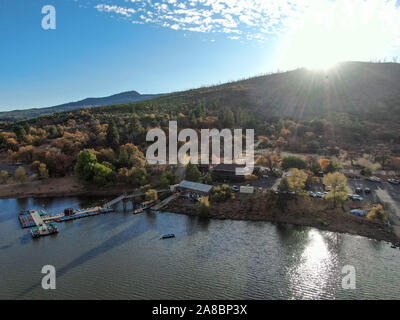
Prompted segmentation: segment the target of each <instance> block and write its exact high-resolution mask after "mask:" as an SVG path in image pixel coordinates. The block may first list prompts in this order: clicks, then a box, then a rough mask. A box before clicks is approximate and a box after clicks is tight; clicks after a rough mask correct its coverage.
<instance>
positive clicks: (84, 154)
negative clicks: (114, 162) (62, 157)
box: [75, 149, 97, 182]
mask: <svg viewBox="0 0 400 320" xmlns="http://www.w3.org/2000/svg"><path fill="white" fill-rule="evenodd" d="M96 163H97V158H96V155H95V154H94V152H93V151H92V150H89V149H84V150H82V151H81V152H80V153H79V155H78V161H77V163H76V165H75V173H76V174H77V175H78V177H79V179H81V180H83V181H85V182H91V181H92V179H93V175H94V166H95V164H96Z"/></svg>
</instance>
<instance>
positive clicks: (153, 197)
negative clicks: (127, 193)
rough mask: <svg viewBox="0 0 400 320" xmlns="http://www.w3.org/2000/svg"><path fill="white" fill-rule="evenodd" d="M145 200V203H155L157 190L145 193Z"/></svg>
mask: <svg viewBox="0 0 400 320" xmlns="http://www.w3.org/2000/svg"><path fill="white" fill-rule="evenodd" d="M146 200H147V201H152V200H153V201H155V200H158V193H157V190H154V189H150V190H148V191H147V192H146Z"/></svg>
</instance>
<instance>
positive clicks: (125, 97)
mask: <svg viewBox="0 0 400 320" xmlns="http://www.w3.org/2000/svg"><path fill="white" fill-rule="evenodd" d="M160 95H161V94H140V93H138V92H137V91H126V92H122V93H118V94H114V95H111V96H107V97H101V98H86V99H83V100H80V101H76V102H69V103H64V104H60V105H57V106H53V107H48V108H33V109H25V110H13V111H5V112H0V120H1V121H19V120H25V119H30V118H35V117H38V116H40V115H45V114H50V113H57V112H65V111H73V110H77V109H82V108H89V107H98V106H106V105H114V104H121V103H128V102H135V101H143V100H148V99H153V98H156V97H159V96H160Z"/></svg>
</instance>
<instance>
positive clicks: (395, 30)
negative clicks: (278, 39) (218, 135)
mask: <svg viewBox="0 0 400 320" xmlns="http://www.w3.org/2000/svg"><path fill="white" fill-rule="evenodd" d="M92 1H96V0H92ZM96 2H97V3H98V2H107V4H103V3H99V4H96V5H95V6H94V7H95V8H96V9H97V10H98V11H102V12H106V13H116V14H118V15H121V16H122V17H124V18H126V19H129V20H131V21H132V22H133V23H151V24H157V25H160V26H164V27H166V28H171V29H173V30H183V31H192V32H207V33H226V34H230V36H229V37H230V38H231V39H233V38H234V39H247V40H256V41H262V40H265V39H266V38H268V37H271V36H272V35H276V34H284V35H287V34H290V33H291V32H292V33H293V31H296V30H298V29H299V28H301V27H302V26H304V25H305V24H310V23H309V21H306V20H307V19H308V20H310V19H311V20H313V21H312V25H316V26H317V28H318V21H319V20H321V21H320V22H321V23H325V22H326V21H324V19H325V20H326V19H327V16H329V10H330V8H331V7H332V6H334V4H335V3H336V2H341V3H343V2H344V0H335V1H333V0H270V1H268V0H190V1H187V0H186V1H185V0H108V1H100V0H97V1H96ZM346 2H347V4H346V5H345V7H346V8H347V9H346V10H347V11H346V12H347V15H350V13H351V16H352V17H357V19H358V20H349V19H346V18H345V17H342V18H341V19H340V23H346V24H347V25H345V26H344V27H343V26H341V28H342V29H343V30H346V28H348V29H349V30H354V24H358V26H365V28H366V30H371V29H372V28H375V30H378V31H380V30H382V32H385V35H384V39H385V41H389V42H390V43H391V44H394V43H397V44H399V43H400V41H399V39H400V37H399V35H400V30H399V26H400V24H399V21H400V9H399V7H398V6H397V5H396V0H352V1H346ZM327 10H328V12H326V11H327ZM354 12H357V13H358V15H357V14H355V13H354ZM314 13H321V14H319V15H318V14H317V15H315V14H314ZM314 20H315V21H314ZM382 21H384V22H385V25H386V27H383V24H382ZM342 29H341V30H342ZM359 29H360V28H359ZM357 30H358V29H357ZM370 32H371V31H370ZM372 33H373V34H374V35H375V34H377V33H378V32H375V31H374V32H372ZM231 34H235V35H236V36H234V37H232V36H231ZM353 35H354V36H357V33H354V32H353Z"/></svg>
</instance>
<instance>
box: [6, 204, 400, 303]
mask: <svg viewBox="0 0 400 320" xmlns="http://www.w3.org/2000/svg"><path fill="white" fill-rule="evenodd" d="M101 200H102V199H88V198H55V199H43V198H42V199H9V200H0V276H1V277H0V299H247V298H248V299H399V298H400V250H399V249H392V248H391V247H390V245H388V244H387V243H385V242H378V241H374V240H370V239H367V238H363V237H357V236H350V235H343V234H336V233H332V232H325V231H319V230H317V229H313V228H305V227H295V226H290V225H277V224H271V223H268V222H249V221H231V220H203V219H199V218H197V217H188V216H185V215H178V214H173V213H151V212H148V213H143V214H139V215H132V214H129V213H123V212H122V208H119V209H118V210H117V211H116V212H115V213H112V214H108V215H100V216H95V217H89V218H84V219H80V220H75V221H70V222H64V223H59V224H58V226H59V230H60V232H59V233H58V234H56V235H54V236H48V237H43V238H40V239H35V240H33V239H32V238H31V236H30V234H29V229H21V228H20V225H19V222H18V219H17V215H18V213H19V211H20V210H21V209H32V208H43V207H45V208H46V210H47V211H48V212H49V213H54V214H55V213H58V212H61V211H62V210H63V209H64V208H67V207H73V208H79V207H82V208H85V207H89V206H92V205H95V204H98V203H99V202H101ZM171 232H173V233H175V235H176V238H174V239H168V240H160V239H159V238H160V235H161V234H164V233H171ZM47 264H50V265H53V266H55V268H56V271H57V289H56V290H43V289H42V288H41V279H42V277H43V276H44V275H43V274H41V269H42V267H43V266H44V265H47ZM345 265H353V266H354V267H355V269H356V287H357V288H356V289H355V290H344V289H342V287H341V283H342V277H343V276H344V275H343V274H342V268H343V266H345Z"/></svg>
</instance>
